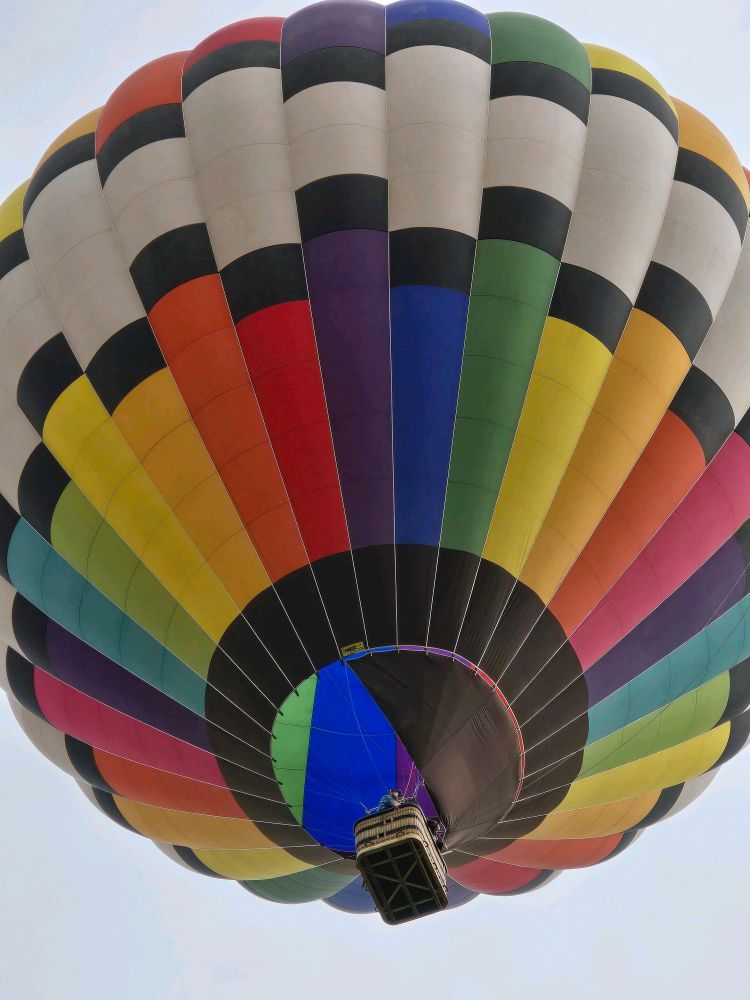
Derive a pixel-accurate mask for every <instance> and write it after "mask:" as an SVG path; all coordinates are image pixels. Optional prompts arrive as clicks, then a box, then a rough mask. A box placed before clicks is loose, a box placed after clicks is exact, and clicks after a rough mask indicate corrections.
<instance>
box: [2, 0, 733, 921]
mask: <svg viewBox="0 0 750 1000" xmlns="http://www.w3.org/2000/svg"><path fill="white" fill-rule="evenodd" d="M749 200H750V196H749V192H748V181H747V177H746V175H745V173H744V172H743V169H742V167H741V166H740V164H739V162H738V160H737V157H736V154H735V153H734V151H733V150H732V147H731V146H730V144H729V142H728V141H727V140H726V138H725V137H724V136H723V135H722V134H721V133H720V132H719V131H718V130H717V129H716V128H715V126H713V125H712V124H711V123H710V122H709V121H708V120H707V119H705V118H704V117H703V116H702V115H701V114H700V113H699V112H698V111H696V110H694V109H692V108H691V107H689V106H687V105H685V104H683V103H681V102H680V101H678V100H674V99H672V98H671V97H670V96H669V94H668V93H667V91H666V90H665V89H664V88H663V87H662V85H661V84H660V83H659V82H658V81H657V80H656V79H655V78H654V77H653V76H651V74H650V73H649V72H648V71H647V70H646V69H644V68H643V67H641V66H639V65H638V64H637V63H635V62H633V61H632V60H630V59H629V58H627V57H626V56H624V55H621V54H619V53H617V52H616V51H614V50H610V49H605V48H602V47H600V46H594V45H584V44H582V43H580V42H579V41H577V40H576V39H574V38H573V37H572V36H571V35H569V34H568V33H567V32H566V31H564V30H563V29H562V28H559V27H557V26H555V25H553V24H551V23H549V22H547V21H544V20H542V19H540V18H536V17H532V16H530V15H525V14H508V13H495V14H489V15H486V14H483V13H480V12H478V11H475V10H473V9H472V8H470V7H467V6H465V5H463V4H460V3H455V2H453V0H428V2H426V3H416V2H414V0H398V2H396V3H393V4H391V5H390V6H388V7H382V6H380V5H378V4H376V3H370V2H369V0H357V2H354V0H325V2H323V3H317V4H314V5H312V6H310V7H307V8H304V9H302V10H300V11H298V12H297V13H295V14H292V15H291V16H289V17H287V18H286V19H282V18H273V17H269V18H256V19H251V20H247V21H241V22H238V23H236V24H233V25H230V26H229V27H227V28H225V29H222V30H220V31H218V32H217V33H216V34H214V35H212V36H211V37H209V38H208V39H206V40H205V41H204V42H202V43H201V44H199V45H198V46H197V47H196V48H195V49H193V50H192V51H191V52H187V53H186V52H179V53H175V54H173V55H168V56H165V57H164V58H162V59H157V60H156V61H155V62H152V63H149V64H148V65H146V66H144V67H143V68H142V69H139V70H137V71H136V72H135V73H134V74H133V75H132V76H130V77H129V78H128V79H127V80H125V81H124V82H123V83H122V84H121V85H120V86H119V87H118V88H117V90H115V92H114V93H113V94H112V95H111V97H110V98H109V99H108V100H107V102H106V104H105V105H104V106H103V108H101V109H100V110H98V111H95V112H92V113H91V114H89V115H87V116H85V117H84V118H82V119H80V120H79V121H78V122H76V123H74V124H73V125H71V126H70V128H68V129H67V130H66V131H65V132H63V133H62V135H61V136H60V138H59V139H58V140H57V141H56V142H55V143H54V144H53V145H52V146H51V147H50V149H49V150H48V151H47V152H46V153H45V155H44V157H43V158H42V160H41V162H40V164H39V166H38V167H37V169H36V171H35V172H34V174H33V175H32V177H31V179H30V181H29V182H28V183H27V184H25V185H22V186H21V187H20V188H19V189H18V190H17V191H16V192H14V193H13V194H12V195H11V196H10V197H9V198H8V199H7V200H6V201H5V203H4V204H3V205H2V207H0V372H1V373H2V384H1V385H0V421H2V432H3V433H2V439H1V442H2V443H0V494H1V496H0V514H1V515H2V516H1V517H0V526H1V528H2V531H1V532H0V554H1V555H2V560H1V565H0V569H1V570H2V576H3V579H2V580H1V581H0V626H1V627H0V634H1V635H2V639H3V641H4V643H5V661H4V662H5V667H4V671H3V677H2V680H3V686H4V687H5V688H6V691H7V694H8V697H9V698H10V701H11V704H12V707H13V709H14V712H15V714H16V716H17V718H18V721H19V723H20V724H21V726H22V727H23V728H24V730H25V731H26V733H27V734H28V736H29V738H30V739H31V740H32V742H33V743H34V744H35V745H36V746H37V747H38V749H39V750H40V751H41V752H42V753H44V754H45V755H46V756H48V757H49V758H50V759H51V760H52V761H53V762H54V763H55V764H57V765H58V766H60V767H61V768H63V769H64V770H65V771H66V772H67V773H69V774H70V775H72V776H73V777H74V778H75V780H76V781H77V782H78V784H79V785H80V786H81V788H82V789H83V791H84V792H85V794H87V795H88V796H89V797H90V798H91V799H92V801H93V802H94V803H95V804H96V805H97V806H98V807H99V808H100V809H101V810H102V811H103V812H104V813H105V814H106V815H108V816H109V817H110V818H111V819H113V820H114V821H116V822H118V823H120V824H121V825H122V826H124V827H126V828H127V829H129V830H133V831H135V832H137V833H140V834H142V835H144V836H146V837H148V838H151V839H152V840H153V841H154V842H156V844H157V845H158V846H159V847H160V848H161V849H162V850H163V851H164V852H165V853H166V854H168V855H169V856H170V857H172V858H173V859H174V860H176V861H177V862H179V863H181V864H183V865H185V866H186V867H188V868H190V869H193V870H194V871H197V872H200V873H202V874H204V875H208V876H214V877H220V878H228V879H235V880H237V881H239V882H240V883H241V884H242V885H243V887H244V888H246V889H247V890H249V891H250V892H251V893H254V894H255V895H258V896H261V897H263V898H265V899H270V900H275V901H280V902H289V903H295V902H297V903H299V902H308V901H311V900H318V899H325V900H327V901H328V902H329V903H330V905H332V906H334V907H336V908H337V909H340V910H342V911H345V912H347V913H361V912H371V911H372V909H373V907H372V903H371V900H370V899H369V897H368V896H367V895H366V894H365V893H364V890H363V889H362V885H361V880H360V879H359V877H358V874H357V871H356V868H355V865H354V859H353V852H354V839H353V832H352V828H353V824H354V823H355V822H356V820H357V819H359V818H360V817H361V816H362V815H364V814H365V813H366V812H368V811H369V810H372V809H374V808H375V807H376V806H377V804H378V802H379V800H380V798H381V797H382V795H383V794H384V793H385V792H386V791H387V790H388V789H391V788H398V789H401V790H402V791H403V792H404V793H405V794H406V795H408V796H409V797H413V798H415V799H416V801H418V802H419V804H420V805H421V806H422V808H423V810H424V812H425V813H426V815H427V816H430V817H437V818H438V819H439V820H440V821H441V822H442V823H443V824H444V826H445V828H446V838H445V840H446V845H447V853H446V856H445V857H446V861H447V864H448V869H449V880H448V882H449V889H448V894H449V906H451V907H453V906H459V905H462V904H463V903H465V902H467V901H469V900H471V899H472V898H474V896H475V895H476V894H477V893H490V894H495V895H513V894H516V893H519V892H524V891H529V890H531V889H534V888H537V887H539V886H541V885H543V884H545V883H546V882H547V881H549V879H550V878H552V877H553V876H554V875H555V874H556V873H557V872H559V871H562V870H565V869H569V868H577V867H582V866H587V865H592V864H596V863H598V862H600V861H603V860H605V859H607V858H611V857H613V856H614V855H616V854H617V853H618V852H619V851H621V850H622V849H624V848H625V847H627V846H628V844H629V843H631V842H632V840H633V839H634V838H635V837H636V836H637V835H638V834H639V833H640V831H642V830H643V829H644V828H645V827H647V826H650V825H652V824H653V823H655V822H656V821H657V820H660V819H663V818H665V817H666V816H668V815H671V814H672V813H674V812H675V811H677V810H678V809H680V808H682V807H683V806H684V805H686V804H687V803H688V802H689V801H691V800H692V798H694V797H695V796H696V795H697V794H699V793H700V792H701V791H703V789H704V788H705V787H706V785H707V784H708V783H709V781H710V779H711V777H712V776H713V775H714V774H715V771H716V768H717V767H718V766H719V765H721V764H722V763H724V762H725V761H726V760H728V759H729V758H730V757H731V756H733V755H734V754H735V753H736V752H737V751H738V750H739V749H740V748H741V747H742V746H743V745H744V744H745V742H746V740H747V738H748V734H749V733H750V715H749V714H748V712H747V711H746V709H747V706H748V703H749V702H750V667H749V666H748V663H749V662H750V660H748V657H750V629H748V627H747V617H746V616H747V611H748V609H750V596H749V595H750V573H749V572H748V566H749V565H750V529H749V528H748V524H749V523H750V422H749V419H750V418H748V416H747V415H746V414H747V411H748V409H750V249H748V248H747V246H746V247H745V248H744V249H743V239H744V236H745V229H746V225H747V219H748V202H749Z"/></svg>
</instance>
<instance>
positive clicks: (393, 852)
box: [354, 804, 448, 924]
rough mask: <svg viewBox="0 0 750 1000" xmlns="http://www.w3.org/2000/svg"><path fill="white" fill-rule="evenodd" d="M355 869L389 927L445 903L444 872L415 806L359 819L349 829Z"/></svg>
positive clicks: (446, 901)
mask: <svg viewBox="0 0 750 1000" xmlns="http://www.w3.org/2000/svg"><path fill="white" fill-rule="evenodd" d="M354 839H355V844H356V849H357V868H358V869H359V871H360V873H361V875H362V879H363V881H364V883H365V885H366V886H367V889H368V890H369V892H370V895H371V896H372V898H373V900H374V902H375V905H376V906H377V908H378V912H379V913H380V915H381V916H382V918H383V920H385V921H386V923H389V924H400V923H404V922H405V921H407V920H414V919H415V918H416V917H423V916H427V914H429V913H435V912H436V911H437V910H444V909H445V907H446V906H447V905H448V893H447V889H446V875H447V869H446V867H445V862H444V861H443V858H442V857H441V854H440V851H439V850H438V848H437V846H436V845H435V841H434V840H433V837H432V834H431V833H430V831H429V829H428V826H427V821H426V820H425V817H424V813H423V812H422V810H421V809H420V807H419V806H418V805H414V804H408V805H403V806H400V807H399V808H397V809H389V810H387V811H386V812H381V813H375V814H374V815H371V816H365V817H364V818H363V819H361V820H359V821H358V822H357V823H355V825H354Z"/></svg>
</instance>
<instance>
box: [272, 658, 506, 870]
mask: <svg viewBox="0 0 750 1000" xmlns="http://www.w3.org/2000/svg"><path fill="white" fill-rule="evenodd" d="M394 653H395V654H398V653H405V654H409V659H410V660H411V659H413V658H414V657H415V654H416V655H417V656H419V654H423V656H426V657H428V658H433V657H434V658H439V661H436V660H433V663H436V662H441V663H442V670H443V672H445V671H446V666H445V661H446V660H451V661H452V663H453V664H455V666H456V669H457V670H460V671H461V672H462V673H463V672H464V671H467V681H468V683H470V684H472V685H477V683H478V684H480V685H481V687H482V689H486V691H485V693H482V694H481V701H482V703H483V704H486V705H487V706H488V707H489V709H490V710H491V712H492V713H493V714H495V715H499V714H502V716H503V718H504V720H506V721H505V723H504V724H505V725H506V726H507V729H508V730H509V731H511V732H512V734H513V735H512V738H511V743H512V744H515V745H514V746H513V756H516V754H517V761H518V774H517V782H516V784H515V786H514V788H513V789H512V790H510V791H509V794H508V799H507V800H506V808H504V810H503V815H504V814H505V813H506V812H507V810H508V809H509V808H510V807H511V806H512V805H513V804H514V803H515V802H516V801H517V799H518V797H519V794H520V791H521V786H522V784H523V777H524V763H525V758H524V745H523V736H522V733H521V727H520V725H519V723H518V720H517V718H516V716H515V714H514V712H513V709H512V707H511V705H510V704H509V703H508V700H507V699H506V698H505V696H504V695H503V693H502V691H501V690H500V689H499V687H498V686H497V684H496V682H495V681H493V680H492V678H491V677H489V675H487V674H486V673H485V672H484V671H483V670H481V668H479V667H477V666H476V665H475V664H473V663H471V662H470V661H469V660H467V659H466V658H465V657H462V656H459V655H458V654H456V653H454V652H452V651H450V650H444V649H439V648H432V647H427V648H425V647H424V646H412V645H408V646H407V645H404V646H395V645H391V646H379V647H377V648H372V649H370V648H366V647H363V646H362V645H361V644H358V648H357V649H355V650H354V651H351V652H349V651H345V650H342V655H341V658H340V659H339V660H335V661H333V662H332V663H329V664H328V665H327V666H325V667H323V668H321V669H320V670H319V671H317V673H316V674H314V675H313V676H311V677H309V678H307V680H305V681H303V682H302V684H300V685H299V686H298V687H297V688H296V689H295V691H294V692H292V694H290V695H289V697H288V698H287V699H286V701H285V702H284V704H283V705H282V706H281V710H280V711H279V714H278V715H277V718H276V720H275V722H274V726H273V737H274V742H273V766H274V772H275V775H276V779H277V781H278V784H279V788H280V791H281V793H282V795H283V796H284V799H285V801H286V803H287V805H288V807H289V808H290V811H291V812H292V814H293V815H294V817H295V819H296V820H297V822H299V823H300V825H301V826H303V827H304V829H305V830H306V831H307V832H308V833H309V834H310V835H311V836H312V837H314V838H315V839H316V840H317V841H318V842H319V843H320V844H322V845H323V846H324V847H327V848H329V849H330V850H334V851H337V852H338V853H341V854H346V855H350V854H353V852H354V849H355V842H354V833H353V828H354V823H355V822H356V821H357V820H359V819H360V818H361V817H362V816H363V815H365V814H367V813H369V812H371V811H373V810H375V809H376V808H377V807H378V804H379V803H380V801H381V799H382V797H383V795H384V794H385V793H387V792H388V790H389V789H398V790H399V791H401V792H402V793H403V794H404V796H406V797H407V798H409V799H410V800H412V801H413V802H414V803H416V804H417V805H419V807H420V808H421V810H422V812H423V813H424V815H425V817H427V818H428V819H432V818H434V819H437V820H440V821H441V822H443V823H445V816H444V815H443V814H441V810H440V809H439V808H438V806H437V805H436V802H435V801H434V799H433V795H434V793H432V792H431V790H430V784H431V782H430V780H429V774H428V775H425V774H423V773H422V769H421V768H420V767H419V766H418V765H417V763H416V761H415V759H414V758H415V756H416V757H417V758H418V759H419V754H418V753H414V752H413V749H412V752H410V749H407V744H408V743H409V742H410V741H409V739H408V737H407V736H405V735H404V733H403V731H402V730H401V727H400V726H399V725H398V722H397V721H395V720H394V719H393V716H392V713H391V712H390V711H388V710H387V709H385V707H384V706H383V705H382V704H381V703H379V699H378V698H377V695H376V694H375V695H374V694H373V691H372V689H371V686H370V685H368V684H367V683H366V682H364V680H363V673H364V670H363V668H365V667H366V663H365V662H361V661H367V660H368V659H369V658H370V657H380V658H383V657H388V659H389V661H390V662H391V663H395V664H398V658H396V659H393V658H392V657H393V654H394ZM405 659H406V657H405ZM404 670H405V671H408V670H409V663H408V662H405V663H404ZM448 672H451V670H450V666H449V667H448ZM469 673H470V675H471V676H468V675H469ZM405 676H406V675H405ZM500 818H502V817H501V816H498V817H497V819H500Z"/></svg>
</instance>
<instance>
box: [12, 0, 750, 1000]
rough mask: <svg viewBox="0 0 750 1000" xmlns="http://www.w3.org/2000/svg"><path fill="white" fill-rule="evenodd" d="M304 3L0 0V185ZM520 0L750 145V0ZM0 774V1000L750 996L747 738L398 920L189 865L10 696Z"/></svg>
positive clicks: (738, 143)
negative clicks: (550, 875) (670, 792)
mask: <svg viewBox="0 0 750 1000" xmlns="http://www.w3.org/2000/svg"><path fill="white" fill-rule="evenodd" d="M297 6H298V5H297V4H293V3H285V2H283V0H282V2H265V3H257V4H253V3H248V2H246V3H240V2H238V0H224V2H222V0H215V2H214V3H212V4H209V3H205V2H204V3H201V2H198V0H128V2H126V3H113V2H111V0H99V2H95V0H66V2H64V3H63V2H62V0H57V2H51V0H1V3H0V9H1V10H2V17H1V19H0V51H1V54H2V68H3V70H2V71H3V83H4V85H3V87H2V89H1V90H0V143H1V148H2V157H1V158H0V193H5V192H8V191H10V190H11V189H12V188H14V187H15V186H16V185H17V184H18V183H20V182H21V181H23V180H24V179H25V178H26V177H27V176H28V175H29V173H30V172H31V170H32V169H33V167H34V165H35V163H36V160H37V159H38V157H39V155H40V153H41V152H42V150H43V149H44V148H45V146H46V145H47V144H48V143H49V142H51V141H52V140H53V139H54V138H55V137H56V136H57V134H58V133H59V132H60V131H61V130H62V129H63V128H64V127H65V126H66V125H67V124H68V123H69V122H70V121H72V120H73V119H74V118H76V117H78V116H79V115H81V114H83V113H84V112H86V111H88V110H90V109H91V108H92V107H95V106H97V105H99V104H101V103H103V101H104V100H105V99H106V97H107V96H108V94H109V93H110V92H111V90H112V89H113V88H114V87H115V86H116V85H117V84H118V83H119V82H120V81H121V80H122V79H123V78H124V77H125V76H127V74H128V73H130V72H131V71H132V70H133V69H135V68H136V67H137V66H139V65H141V64H143V63H144V62H147V61H148V60H149V59H151V58H153V57H155V56H158V55H161V54H163V53H165V52H168V51H171V50H175V49H181V48H190V47H192V46H193V45H194V44H195V43H196V42H198V41H200V39H202V38H203V37H205V36H206V35H207V34H209V33H210V32H211V31H213V30H215V29H216V28H218V27H220V26H221V25H223V24H227V23H229V22H231V21H234V20H237V19H238V18H242V17H250V16H253V15H257V14H268V13H280V14H284V13H288V12H290V11H292V10H294V9H296V7H297ZM511 6H512V5H511ZM516 6H517V7H519V8H521V9H524V10H528V11H532V12H534V13H537V14H541V15H543V16H545V17H548V18H550V19H552V20H555V21H558V22H559V23H560V24H562V25H563V26H564V27H566V28H567V29H568V30H570V31H572V32H573V33H574V34H576V35H577V36H578V37H580V38H581V39H583V40H585V41H593V42H599V43H602V44H605V45H610V46H612V47H615V48H619V49H621V50H622V51H624V52H626V53H628V54H629V55H631V56H633V57H634V58H636V59H637V60H639V61H640V62H642V63H643V64H644V65H645V66H647V67H648V68H649V69H651V70H652V71H653V72H654V74H655V75H656V76H657V77H658V78H659V79H660V80H661V82H662V83H663V84H664V85H665V86H666V87H667V89H668V90H670V91H671V93H673V94H674V95H675V96H677V97H680V98H681V99H683V100H685V101H687V102H688V103H691V104H693V105H695V106H696V107H698V108H699V109H700V110H701V111H703V112H704V113H705V114H707V115H708V116H709V117H710V118H712V119H713V120H714V121H715V122H716V123H717V124H718V125H719V127H720V128H722V129H723V130H724V131H725V132H726V133H727V135H728V136H729V137H730V139H731V140H732V141H733V143H734V145H735V147H736V149H737V150H738V152H739V153H740V155H741V157H742V158H743V160H744V162H745V163H750V87H749V86H748V83H747V73H748V70H747V53H748V52H750V3H748V2H745V0H716V2H713V3H710V4H708V3H706V2H704V0H698V2H695V0H689V2H679V0H651V2H644V0H630V2H626V0H621V2H618V3H614V2H611V0H598V2H597V0H588V2H583V0H535V2H531V0H528V2H521V3H518V4H517V5H516ZM484 9H497V7H496V5H493V4H491V5H484ZM0 790H1V793H2V801H3V803H4V806H3V822H2V824H0V858H1V859H2V862H0V863H2V865H3V867H2V869H0V998H2V1000H40V998H42V1000H47V998H55V1000H109V998H112V1000H214V998H216V1000H239V998H243V1000H244V998H247V997H252V998H253V1000H265V998H266V997H271V996H273V997H274V998H276V1000H285V998H287V997H297V996H299V995H304V996H305V997H308V998H311V1000H312V998H318V997H320V998H323V997H326V998H334V1000H337V998H339V997H345V996H346V997H348V996H356V997H358V998H361V1000H375V998H378V1000H381V998H382V997H383V996H384V995H388V996H389V997H392V998H394V1000H401V998H405V997H407V996H409V997H412V996H413V997H418V998H419V1000H421V998H422V997H425V996H429V997H430V998H432V997H435V998H437V997H440V998H441V1000H442V998H446V1000H453V998H459V997H461V998H463V997H467V998H472V1000H474V998H478V1000H481V998H485V997H487V998H493V1000H494V998H497V1000H500V998H509V1000H515V998H521V997H524V998H526V997H527V998H531V1000H536V998H540V1000H541V998H542V997H554V998H555V1000H602V998H606V1000H620V998H623V1000H624V998H626V997H627V998H629V997H636V998H637V997H644V998H656V997H660V998H661V997H664V996H669V997H679V998H686V1000H693V998H696V1000H697V998H703V997H706V996H718V995H721V994H722V993H729V994H731V995H736V996H741V995H743V993H745V992H747V989H746V987H745V980H746V978H747V958H746V951H745V949H746V947H747V945H746V940H747V922H748V916H750V904H749V903H748V897H749V896H750V865H748V862H747V844H748V840H749V836H748V835H749V834H750V753H746V754H745V755H744V757H742V756H741V757H740V758H738V759H736V760H735V761H733V762H732V763H730V764H729V765H728V766H727V767H726V768H725V769H724V770H723V771H722V772H721V774H720V775H719V776H718V778H717V779H716V781H715V782H714V783H713V785H712V786H711V787H710V788H709V790H708V792H707V793H706V794H705V795H704V796H703V797H702V798H700V799H699V800H698V801H697V802H696V803H695V804H694V805H693V806H691V807H690V808H688V809H687V810H686V811H685V812H683V813H681V814H680V815H678V816H676V817H674V818H673V819H671V820H669V821H668V822H666V823H664V824H661V825H660V826H658V827H656V828H654V829H653V830H650V831H648V832H647V833H646V834H645V835H644V836H643V837H641V838H640V840H639V841H638V842H637V843H636V844H634V845H633V847H632V848H630V849H629V850H627V851H626V852H625V853H624V854H623V855H621V856H620V857H618V858H616V859H614V860H613V861H612V862H609V863H606V864H604V865H601V866H598V867H595V868H592V869H588V870H584V871H579V872H569V873H566V874H565V875H563V876H562V877H561V878H559V879H557V880H556V881H555V882H553V883H552V884H551V885H550V886H549V887H548V888H546V889H543V890H542V891H540V892H538V893H533V894H531V895H529V896H525V897H519V898H510V899H492V898H483V899H480V900H478V901H476V902H474V903H472V904H471V905H469V906H467V907H464V908H463V909H460V910H457V911H455V912H453V913H449V914H443V915H440V916H438V917H434V918H431V919H429V920H424V921H420V922H418V923H416V924H412V925H408V926H405V927H402V928H399V929H396V930H394V929H391V928H387V927H385V926H384V925H383V924H381V923H380V922H379V921H378V919H377V918H373V917H359V918H357V917H348V916H346V915H344V914H340V913H336V912H334V911H333V910H331V909H330V908H328V907H325V906H324V905H323V904H319V903H313V904H310V905H307V906H299V907H281V906H278V905H274V904H271V903H263V902H261V901H260V900H258V899H255V898H254V897H252V896H250V895H249V894H248V893H245V892H243V891H242V890H241V889H240V888H239V887H238V886H236V885H235V884H234V883H231V882H220V881H218V880H210V879H205V878H201V877H200V876H198V875H192V874H190V873H189V872H186V871H184V870H183V869H182V868H180V867H178V866H176V865H174V864H173V863H171V862H170V861H168V860H167V858H165V857H164V856H163V855H162V854H160V852H158V851H157V850H156V849H155V848H154V847H153V846H151V845H150V844H149V843H148V842H147V841H145V840H142V839H141V838H138V837H135V836H133V835H132V834H128V833H126V832H125V831H124V830H122V829H120V828H119V827H116V826H115V825H114V824H112V823H111V822H110V821H108V820H106V819H105V818H104V816H102V815H101V814H100V813H98V812H97V811H96V810H94V809H93V808H92V806H91V805H90V804H89V803H88V802H87V801H86V800H85V799H84V797H83V796H82V795H81V794H80V792H79V791H78V789H77V788H76V786H75V785H74V784H73V782H72V781H71V780H70V779H69V778H67V777H66V776H65V775H63V774H62V773H60V772H58V771H56V770H55V769H54V768H53V767H52V766H51V765H50V764H49V763H48V762H47V761H46V760H44V759H42V758H41V757H40V756H39V755H38V754H37V753H36V751H35V750H34V749H33V748H32V747H31V746H30V744H29V743H28V742H27V741H26V739H25V737H24V736H23V735H22V734H21V733H20V731H19V730H18V728H17V726H16V723H15V720H14V719H13V717H12V715H11V713H10V710H9V708H8V705H7V702H6V701H5V699H4V697H2V695H0Z"/></svg>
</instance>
